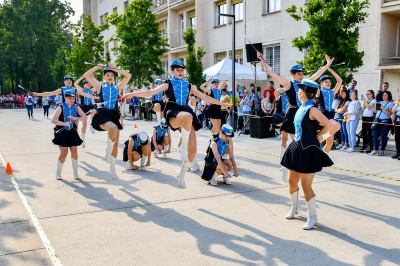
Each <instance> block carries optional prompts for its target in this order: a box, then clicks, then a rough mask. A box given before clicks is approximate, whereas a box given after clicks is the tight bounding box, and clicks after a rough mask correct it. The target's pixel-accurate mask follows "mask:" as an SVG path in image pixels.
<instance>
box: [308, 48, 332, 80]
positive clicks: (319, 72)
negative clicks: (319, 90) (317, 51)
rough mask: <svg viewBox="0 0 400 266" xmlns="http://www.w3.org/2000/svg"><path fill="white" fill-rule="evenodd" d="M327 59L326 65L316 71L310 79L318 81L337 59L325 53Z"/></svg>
mask: <svg viewBox="0 0 400 266" xmlns="http://www.w3.org/2000/svg"><path fill="white" fill-rule="evenodd" d="M325 59H326V65H325V66H323V67H322V68H320V69H319V70H318V71H317V72H315V73H314V75H312V76H311V77H310V80H312V81H316V80H317V79H318V78H319V77H320V76H322V74H324V73H325V71H327V70H328V68H329V67H330V66H331V65H332V62H333V60H335V58H334V57H333V58H332V59H331V58H330V57H329V55H327V54H325Z"/></svg>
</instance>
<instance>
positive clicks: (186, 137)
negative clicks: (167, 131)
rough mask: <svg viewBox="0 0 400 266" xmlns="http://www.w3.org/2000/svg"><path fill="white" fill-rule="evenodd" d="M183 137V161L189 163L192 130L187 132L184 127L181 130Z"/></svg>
mask: <svg viewBox="0 0 400 266" xmlns="http://www.w3.org/2000/svg"><path fill="white" fill-rule="evenodd" d="M181 135H182V143H181V147H180V149H181V159H182V161H184V162H189V157H188V143H189V136H190V130H189V131H187V130H186V129H184V128H183V127H182V129H181Z"/></svg>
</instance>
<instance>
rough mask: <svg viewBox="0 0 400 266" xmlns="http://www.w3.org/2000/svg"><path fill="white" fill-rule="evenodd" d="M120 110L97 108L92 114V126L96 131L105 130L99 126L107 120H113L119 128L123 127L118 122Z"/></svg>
mask: <svg viewBox="0 0 400 266" xmlns="http://www.w3.org/2000/svg"><path fill="white" fill-rule="evenodd" d="M120 116H121V114H120V112H119V111H118V110H116V109H107V108H99V109H97V113H96V114H95V115H94V116H93V119H92V127H93V128H94V129H96V130H97V131H105V130H104V129H102V128H101V127H100V125H103V124H105V123H107V122H113V123H114V124H115V125H116V126H117V127H118V129H119V130H121V129H123V127H122V125H121V123H120Z"/></svg>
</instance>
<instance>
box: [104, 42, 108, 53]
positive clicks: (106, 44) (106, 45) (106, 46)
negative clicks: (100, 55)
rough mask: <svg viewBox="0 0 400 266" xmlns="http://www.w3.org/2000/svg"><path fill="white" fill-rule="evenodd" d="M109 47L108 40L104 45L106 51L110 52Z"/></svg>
mask: <svg viewBox="0 0 400 266" xmlns="http://www.w3.org/2000/svg"><path fill="white" fill-rule="evenodd" d="M108 49H109V45H108V42H106V43H105V45H104V50H105V52H106V53H107V52H108Z"/></svg>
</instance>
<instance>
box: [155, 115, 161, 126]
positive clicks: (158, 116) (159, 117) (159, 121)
mask: <svg viewBox="0 0 400 266" xmlns="http://www.w3.org/2000/svg"><path fill="white" fill-rule="evenodd" d="M156 117H157V122H158V123H159V124H160V123H161V114H160V112H156Z"/></svg>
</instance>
